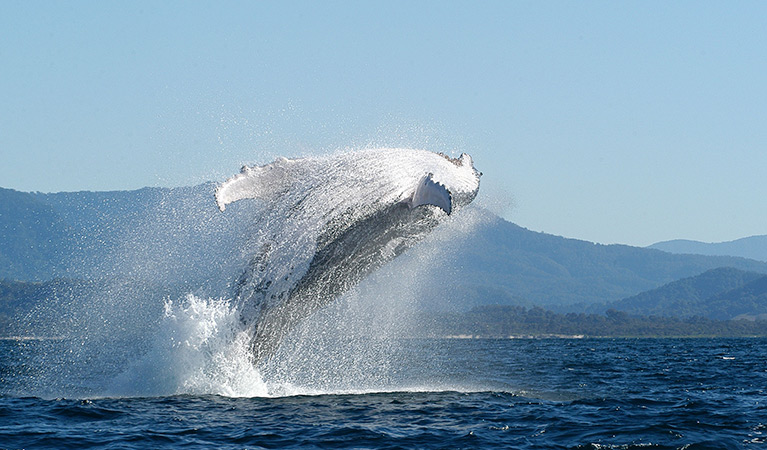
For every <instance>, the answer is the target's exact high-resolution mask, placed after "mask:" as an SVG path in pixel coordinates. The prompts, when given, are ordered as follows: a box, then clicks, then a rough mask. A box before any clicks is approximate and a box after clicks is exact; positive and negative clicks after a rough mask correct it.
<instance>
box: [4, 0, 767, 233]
mask: <svg viewBox="0 0 767 450" xmlns="http://www.w3.org/2000/svg"><path fill="white" fill-rule="evenodd" d="M765 23H767V2H747V1H743V2H724V1H722V2H699V1H695V2H685V1H679V2H665V1H659V2H654V1H638V2H609V1H604V2H588V1H586V2H570V1H568V2H564V1H563V2H541V1H529V2H528V1H524V2H523V1H517V2H515V1H503V2H445V1H437V2H431V1H422V2H411V1H407V2H398V1H383V2H242V3H240V2H170V1H168V2H156V1H147V2H141V1H134V2H101V1H94V2H76V1H73V2H49V1H44V2H34V1H22V2H14V1H5V2H3V3H2V5H1V6H0V61H3V62H2V68H0V102H2V105H3V106H2V108H0V149H1V150H0V151H1V152H2V161H1V162H0V186H2V187H7V188H13V189H18V190H23V191H43V192H55V191H73V190H118V189H135V188H140V187H143V186H177V185H188V184H194V183H198V182H202V181H207V180H223V179H224V178H226V177H228V176H229V175H231V174H233V173H235V172H237V171H238V170H239V167H240V165H241V164H243V163H249V164H252V163H266V162H268V161H270V160H272V159H273V158H274V157H276V156H278V155H285V156H301V155H310V154H321V153H325V152H329V151H333V150H335V149H339V148H356V147H368V146H408V147H419V148H427V149H431V150H435V151H443V152H448V153H456V154H458V153H461V152H468V153H470V154H472V155H473V156H474V159H475V162H476V165H477V167H478V168H479V169H480V170H481V171H483V172H484V174H485V175H484V177H483V185H482V190H483V193H482V196H483V197H484V199H483V201H485V203H486V204H487V205H490V206H491V207H493V208H496V210H497V211H498V212H500V213H501V214H502V215H503V216H504V217H505V218H507V219H509V220H511V221H512V222H515V223H517V224H519V225H522V226H524V227H527V228H530V229H532V230H536V231H544V232H548V233H554V234H558V235H563V236H567V237H574V238H579V239H586V240H590V241H595V242H601V243H616V242H617V243H626V244H631V245H649V244H651V243H653V242H656V241H660V240H666V239H673V238H688V239H698V240H703V241H709V242H713V241H725V240H731V239H736V238H739V237H744V236H749V235H755V234H767V207H765V206H766V205H765V199H767V182H765V176H764V173H765V170H766V169H767V126H765V124H767V83H766V82H765V80H767V50H765V49H766V48H767V28H766V27H765V26H764V24H765Z"/></svg>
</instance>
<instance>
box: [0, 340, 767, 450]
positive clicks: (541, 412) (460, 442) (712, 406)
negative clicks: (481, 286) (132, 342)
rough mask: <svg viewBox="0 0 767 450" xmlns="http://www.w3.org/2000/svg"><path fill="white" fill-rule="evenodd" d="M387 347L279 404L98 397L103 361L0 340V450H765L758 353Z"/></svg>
mask: <svg viewBox="0 0 767 450" xmlns="http://www.w3.org/2000/svg"><path fill="white" fill-rule="evenodd" d="M395 347H396V348H394V347H392V346H389V347H388V351H387V355H388V356H387V357H388V358H389V361H388V363H387V364H381V365H380V366H379V369H375V366H374V365H373V366H371V365H367V366H365V367H366V369H365V370H366V371H368V372H371V371H372V372H374V371H376V370H380V371H381V372H382V373H378V374H370V373H368V375H375V376H372V377H368V378H366V380H367V381H366V382H364V383H362V382H361V383H360V385H359V386H356V387H355V385H354V384H355V379H358V378H355V377H354V376H352V377H350V378H349V379H348V380H346V382H345V383H344V384H338V385H337V386H342V387H334V383H332V380H331V382H329V381H328V373H329V372H328V370H329V369H328V366H323V367H318V368H317V369H316V370H322V371H324V373H325V375H324V377H318V378H316V379H317V380H323V381H322V382H321V383H320V382H318V383H317V384H316V385H315V386H312V382H311V380H312V378H311V377H304V378H303V380H304V381H302V383H303V385H302V386H301V387H300V388H298V387H296V386H294V387H295V389H293V390H292V391H291V390H289V389H285V390H283V392H282V393H280V392H276V391H274V390H272V391H267V392H265V394H264V395H250V396H247V395H246V396H243V395H241V393H240V394H238V395H234V396H230V395H223V394H220V393H219V394H211V393H204V392H205V389H199V390H198V393H189V392H194V390H193V389H192V390H189V389H187V391H186V392H187V393H175V394H157V395H151V394H148V393H150V392H152V390H151V389H147V390H146V391H142V390H141V389H138V390H137V391H136V392H138V393H139V395H115V394H110V393H109V390H108V389H106V388H104V386H107V385H108V384H109V383H108V382H107V381H105V380H107V379H110V378H114V377H115V374H116V372H115V371H116V370H117V369H115V367H119V366H120V364H118V363H115V364H110V363H108V358H106V357H104V356H103V355H102V356H100V357H99V358H91V359H88V361H89V362H88V364H85V366H88V368H89V370H84V369H83V370H79V369H78V370H72V368H70V367H66V366H65V365H62V364H59V363H56V359H55V358H52V355H56V354H57V353H58V352H62V353H63V352H68V351H71V349H72V343H71V342H70V343H68V342H66V341H65V340H2V341H0V448H3V449H6V448H7V449H15V448H56V449H59V448H77V449H88V448H116V449H117V448H119V449H144V448H190V449H194V448H291V447H302V448H467V449H475V448H516V449H558V448H563V449H565V448H567V449H604V448H615V449H635V448H636V449H656V448H657V449H672V448H674V449H682V448H685V449H725V448H727V449H737V448H754V449H756V448H767V445H766V444H767V339H756V338H754V339H508V340H490V339H425V340H422V339H399V340H397V342H396V346H395ZM392 348H394V349H393V350H392ZM107 353H109V352H107ZM119 353H120V352H114V354H115V355H117V354H119ZM354 354H355V355H356V354H357V353H354ZM326 358H327V357H326ZM337 358H338V359H339V361H341V360H342V359H343V355H337ZM60 361H66V359H62V360H60ZM152 361H154V364H162V363H163V362H162V359H153V360H152ZM166 363H167V364H173V363H174V362H173V361H170V360H168V361H166ZM57 364H58V365H57ZM334 365H335V364H330V366H334ZM47 366H55V368H54V369H52V370H51V367H47ZM311 366H312V364H308V365H307V366H304V367H303V369H302V370H303V371H304V372H307V373H311V372H312V367H311ZM340 366H343V364H340ZM237 373H239V374H240V375H242V376H246V375H243V374H247V372H242V371H240V372H237ZM331 376H336V377H343V376H344V375H343V374H338V375H332V373H331ZM307 380H308V381H307ZM371 380H373V381H371ZM135 383H137V384H139V385H140V384H141V383H146V384H147V385H150V384H153V383H157V381H156V380H154V379H152V378H151V377H146V378H145V379H141V378H140V379H138V380H137V381H135V382H134V386H133V387H134V388H136V386H135ZM296 383H298V382H296ZM134 390H135V389H134ZM142 392H145V393H144V394H142ZM179 392H184V391H183V390H180V391H179Z"/></svg>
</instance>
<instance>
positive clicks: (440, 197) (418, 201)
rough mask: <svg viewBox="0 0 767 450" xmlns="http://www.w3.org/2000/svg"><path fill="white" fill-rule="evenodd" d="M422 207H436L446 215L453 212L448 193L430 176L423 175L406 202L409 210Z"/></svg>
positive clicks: (451, 201) (451, 200)
mask: <svg viewBox="0 0 767 450" xmlns="http://www.w3.org/2000/svg"><path fill="white" fill-rule="evenodd" d="M423 205H433V206H436V207H438V208H440V209H442V210H443V211H445V212H446V213H447V214H450V213H451V212H452V211H453V199H452V196H451V195H450V191H448V190H447V188H446V187H445V186H443V185H442V184H440V183H437V182H435V181H434V180H433V179H432V174H428V175H425V176H424V177H423V178H421V180H420V181H419V182H418V184H417V185H416V187H415V190H414V191H413V195H412V197H411V198H410V200H409V201H408V206H410V208H417V207H419V206H423Z"/></svg>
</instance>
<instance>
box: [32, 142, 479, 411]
mask: <svg viewBox="0 0 767 450" xmlns="http://www.w3.org/2000/svg"><path fill="white" fill-rule="evenodd" d="M407 152H408V151H405V153H406V154H407ZM419 154H420V153H419ZM371 155H372V153H371ZM379 159H380V158H379ZM339 161H343V158H342V159H341V160H339ZM438 161H440V162H441V163H444V162H445V161H447V160H446V159H443V158H441V157H440V158H438ZM374 163H375V164H374ZM378 163H380V161H379V160H376V161H370V164H369V165H368V166H369V167H368V169H369V170H371V171H373V172H370V173H367V172H366V173H367V174H368V175H370V174H371V173H372V174H374V173H375V171H376V170H378V171H380V170H381V168H380V167H379V166H380V164H378ZM400 163H401V164H404V166H402V167H405V166H407V158H405V159H404V160H402V161H400ZM398 164H399V163H398ZM327 170H329V171H330V173H331V174H333V173H337V174H339V176H342V177H345V178H343V179H344V180H346V181H344V183H342V185H341V186H338V187H337V189H335V190H328V189H329V186H328V185H326V184H322V183H320V184H319V185H318V186H317V189H321V191H319V192H315V193H314V194H316V195H319V197H318V198H317V201H316V202H315V203H313V204H312V205H313V206H312V208H311V210H310V211H305V212H306V213H307V214H305V215H304V216H301V217H298V216H297V214H296V211H295V210H293V209H291V208H290V207H289V205H288V206H285V205H282V206H280V207H276V204H275V203H268V204H265V203H263V202H260V201H248V202H238V203H237V204H235V205H232V206H231V207H230V208H227V211H226V213H220V212H219V211H217V210H216V208H215V204H214V202H213V199H212V187H211V186H210V185H208V186H207V189H209V190H208V191H207V195H202V194H204V192H202V191H203V190H204V188H205V186H202V187H201V188H200V189H201V190H199V191H198V190H196V191H195V192H194V195H192V196H190V197H184V198H182V199H176V198H175V197H174V196H173V195H171V194H169V195H166V196H163V197H162V198H160V199H158V200H157V201H158V203H157V204H154V205H147V207H146V211H147V213H146V214H145V215H144V216H143V217H142V220H141V221H140V222H139V223H136V224H133V225H132V228H130V229H127V230H126V231H125V233H124V240H123V242H121V243H119V245H116V246H115V247H114V251H113V252H112V253H110V254H108V255H102V258H106V259H110V260H111V266H110V267H111V268H112V269H111V270H112V271H113V273H110V276H109V277H108V278H105V279H104V281H103V285H102V288H101V289H99V290H98V292H96V293H94V294H93V295H90V296H88V297H87V298H82V299H78V301H77V302H76V303H72V304H68V305H62V304H51V305H50V307H48V308H45V309H46V311H45V314H40V315H39V317H38V319H40V320H39V321H40V322H42V323H49V320H50V323H54V322H56V323H57V327H52V328H51V329H54V328H55V329H56V330H63V331H65V332H66V336H65V337H66V339H64V340H62V341H60V343H58V344H57V348H56V349H53V350H51V351H50V352H48V353H47V354H45V355H43V356H42V357H41V358H39V359H38V360H37V361H34V362H32V364H35V365H36V366H37V367H38V368H39V372H40V374H39V376H36V379H35V380H34V383H32V384H30V386H28V388H27V389H26V392H28V393H31V394H33V395H39V396H43V397H60V396H67V397H103V396H155V395H176V394H215V395H224V396H282V395H297V394H321V393H340V392H375V391H391V390H413V389H416V390H424V389H425V390H428V389H432V388H434V389H439V386H441V385H442V384H440V383H437V381H439V380H438V378H439V377H435V376H434V370H433V369H434V368H433V367H431V366H428V364H426V365H425V364H424V357H425V355H412V354H408V351H410V350H406V349H405V347H408V346H402V345H400V343H401V340H402V339H407V338H409V337H411V336H413V335H414V334H418V333H414V332H413V330H415V329H417V328H418V327H420V326H421V325H422V324H419V323H415V321H414V317H415V316H416V314H414V312H415V311H416V310H417V309H418V308H420V307H421V306H422V302H423V299H424V298H425V297H429V293H430V292H431V291H432V290H433V287H434V286H435V284H439V283H444V282H445V281H449V279H450V278H451V274H450V273H447V272H446V271H445V267H446V266H447V264H445V262H446V259H445V258H455V257H457V255H456V254H455V249H456V248H457V247H456V242H458V241H460V238H461V236H463V235H465V234H466V233H471V229H472V226H473V223H475V222H476V221H477V220H478V219H477V218H478V217H481V216H482V214H477V213H476V210H475V209H472V208H466V209H463V210H462V211H460V213H459V214H453V215H450V216H447V217H443V219H444V220H443V221H442V222H443V223H442V225H441V226H439V227H437V228H436V229H434V230H433V232H432V233H431V234H428V233H427V234H426V235H425V236H421V238H423V237H425V238H426V239H425V240H422V241H421V242H420V244H419V245H418V246H416V247H414V248H411V249H410V250H409V251H408V252H405V253H404V254H402V255H400V256H399V257H398V258H396V259H394V260H392V261H390V262H389V263H388V264H387V265H384V266H383V267H381V268H380V269H379V270H377V271H374V272H372V273H370V274H369V275H368V276H367V277H366V278H364V277H363V278H362V279H361V283H360V284H358V285H356V286H354V285H351V289H347V292H346V293H345V294H339V295H338V296H335V297H334V299H335V300H336V301H332V302H329V303H327V304H326V307H325V308H320V309H318V310H317V311H315V312H314V313H313V314H310V315H309V316H307V317H305V320H302V321H299V322H298V323H297V325H296V326H295V327H294V328H293V329H292V331H291V332H290V333H288V334H287V335H285V336H284V339H282V340H281V341H280V345H279V346H278V348H277V349H276V353H275V354H274V355H273V357H271V358H269V359H267V360H264V361H260V360H259V361H256V360H255V359H254V357H253V354H252V353H251V352H250V351H249V350H250V349H251V348H252V347H251V346H250V343H249V342H248V339H249V338H250V337H251V336H252V335H251V334H250V332H252V330H251V329H248V327H247V326H245V325H246V323H245V322H246V321H243V311H242V307H243V304H242V303H241V301H242V299H235V298H234V297H233V296H232V294H233V291H235V288H234V285H235V284H236V281H237V279H238V274H239V273H242V269H243V267H245V266H246V265H247V264H248V260H250V259H251V258H252V257H253V254H254V253H255V252H257V251H258V249H259V248H261V247H262V244H263V242H264V241H272V242H275V243H276V244H279V245H275V246H274V247H273V250H272V255H273V257H274V259H273V260H272V264H271V265H270V266H269V270H268V271H267V272H268V273H267V274H266V275H270V274H271V272H274V273H281V271H283V270H286V269H291V271H292V269H293V268H299V267H308V265H309V259H310V257H311V254H313V253H312V252H313V251H314V245H315V244H314V243H315V242H316V236H317V235H316V233H318V232H319V230H320V229H321V228H322V226H323V224H325V223H326V221H327V220H329V216H328V215H327V214H328V211H327V210H326V208H325V207H326V206H327V205H331V204H334V205H338V204H339V202H341V203H342V204H343V205H345V207H348V208H354V205H356V204H366V203H371V202H372V199H371V198H369V197H368V194H364V192H363V191H364V190H362V191H361V190H360V189H362V187H363V186H366V187H367V183H368V180H367V179H366V177H361V176H360V174H359V173H357V172H355V171H353V170H350V168H349V167H347V166H344V165H343V164H341V165H332V166H331V167H329V168H327ZM384 174H388V172H386V171H384ZM315 175H316V176H320V175H322V176H325V175H326V173H325V172H321V173H319V172H318V173H316V174H314V175H312V176H315ZM382 175H383V174H382ZM389 175H390V174H389ZM389 175H386V176H389ZM310 179H312V178H311V177H310ZM316 181H317V180H314V181H313V182H316ZM379 181H380V180H379ZM311 186H312V185H311V183H309V185H308V186H304V187H303V188H305V189H311ZM403 186H404V184H403ZM363 194H364V195H363ZM403 195H404V193H403ZM299 197H300V196H299ZM301 198H303V197H301ZM373 203H374V202H373ZM277 206H279V205H277ZM472 211H475V212H472ZM310 212H311V214H309V213H310ZM299 218H300V219H301V220H299V221H298V222H297V223H296V220H297V219H299ZM312 219H316V220H317V222H316V223H314V222H312ZM307 220H308V223H307ZM307 230H311V233H310V234H309V235H308V236H309V237H310V238H311V239H309V238H307V235H306V233H307ZM297 236H298V237H302V236H303V238H306V239H303V238H302V239H295V238H296V237H297ZM297 243H299V245H296V244H297ZM206 258H207V263H206ZM307 258H309V259H307ZM188 262H191V263H192V264H191V265H189V264H187V263H188ZM192 269H193V270H192ZM190 270H191V271H190ZM294 274H295V276H298V275H300V272H294ZM283 278H284V276H283ZM296 279H297V278H296ZM227 284H228V285H229V288H228V289H225V288H223V287H225V286H226V285H227ZM222 292H226V293H223V294H222ZM408 348H410V347H408Z"/></svg>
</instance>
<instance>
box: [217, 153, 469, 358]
mask: <svg viewBox="0 0 767 450" xmlns="http://www.w3.org/2000/svg"><path fill="white" fill-rule="evenodd" d="M480 175H481V173H480V172H478V171H477V170H476V169H475V168H474V165H473V161H472V158H471V157H470V156H469V155H467V154H462V155H461V156H460V157H458V158H450V157H448V156H446V155H443V154H439V153H433V152H429V151H426V150H412V149H375V150H362V151H355V152H347V153H341V154H336V155H331V156H325V157H312V158H299V159H287V158H278V159H277V160H276V161H274V162H272V163H270V164H266V165H263V166H253V167H248V166H244V167H243V168H242V169H241V171H240V173H239V174H237V175H235V176H233V177H232V178H230V179H228V180H226V181H225V182H223V183H222V184H220V185H219V186H218V187H217V189H216V193H215V198H216V202H217V204H218V207H219V209H221V211H224V210H225V209H226V207H227V206H228V205H229V204H231V203H233V202H237V201H240V200H243V199H257V200H259V201H261V202H263V207H262V208H261V211H262V213H260V214H259V215H258V217H256V218H254V220H256V221H257V224H256V227H257V229H258V232H257V233H256V236H255V237H254V239H253V243H252V245H253V247H254V248H256V249H257V251H256V252H255V253H254V255H253V256H252V258H251V259H250V263H249V264H248V266H247V267H246V268H245V270H244V271H243V273H242V275H241V276H240V278H239V280H238V281H237V283H236V286H237V287H236V293H235V302H236V305H237V307H238V308H239V311H240V317H241V322H242V323H243V325H244V326H245V327H246V329H248V330H249V332H250V333H251V334H252V338H251V349H252V351H253V355H254V359H255V361H256V362H258V361H261V360H263V359H266V358H269V357H270V356H271V355H272V354H273V353H274V352H275V351H276V350H277V348H278V347H279V345H280V343H281V342H282V340H283V338H284V337H285V335H286V334H287V333H288V332H289V331H290V330H291V329H292V328H294V327H295V326H296V324H298V323H299V322H300V321H301V320H303V319H304V318H306V317H308V316H310V315H311V314H312V313H313V312H315V311H317V310H318V309H319V308H322V307H323V306H326V305H328V304H329V303H331V302H332V301H333V300H335V299H336V298H337V297H339V296H340V295H341V294H343V293H344V292H345V291H347V290H348V289H349V288H351V287H352V286H354V285H355V284H357V283H358V282H359V281H360V280H362V279H363V278H364V277H365V276H366V275H367V274H369V273H370V272H372V271H373V270H375V269H377V268H378V267H380V266H382V265H383V264H385V263H386V262H388V261H390V260H392V259H393V258H394V257H396V256H397V255H399V254H401V253H402V252H403V251H405V250H406V249H408V248H410V247H412V246H413V245H414V244H415V243H417V242H418V241H419V240H421V239H422V238H423V237H424V236H426V234H428V232H429V231H430V230H432V229H433V228H434V227H435V226H436V225H437V224H439V222H440V221H441V220H443V219H445V218H446V217H447V216H449V215H450V214H453V213H454V212H455V211H457V210H459V209H460V208H462V207H463V206H466V205H467V204H469V203H471V201H472V200H473V199H474V198H475V197H476V195H477V193H478V191H479V180H480Z"/></svg>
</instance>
